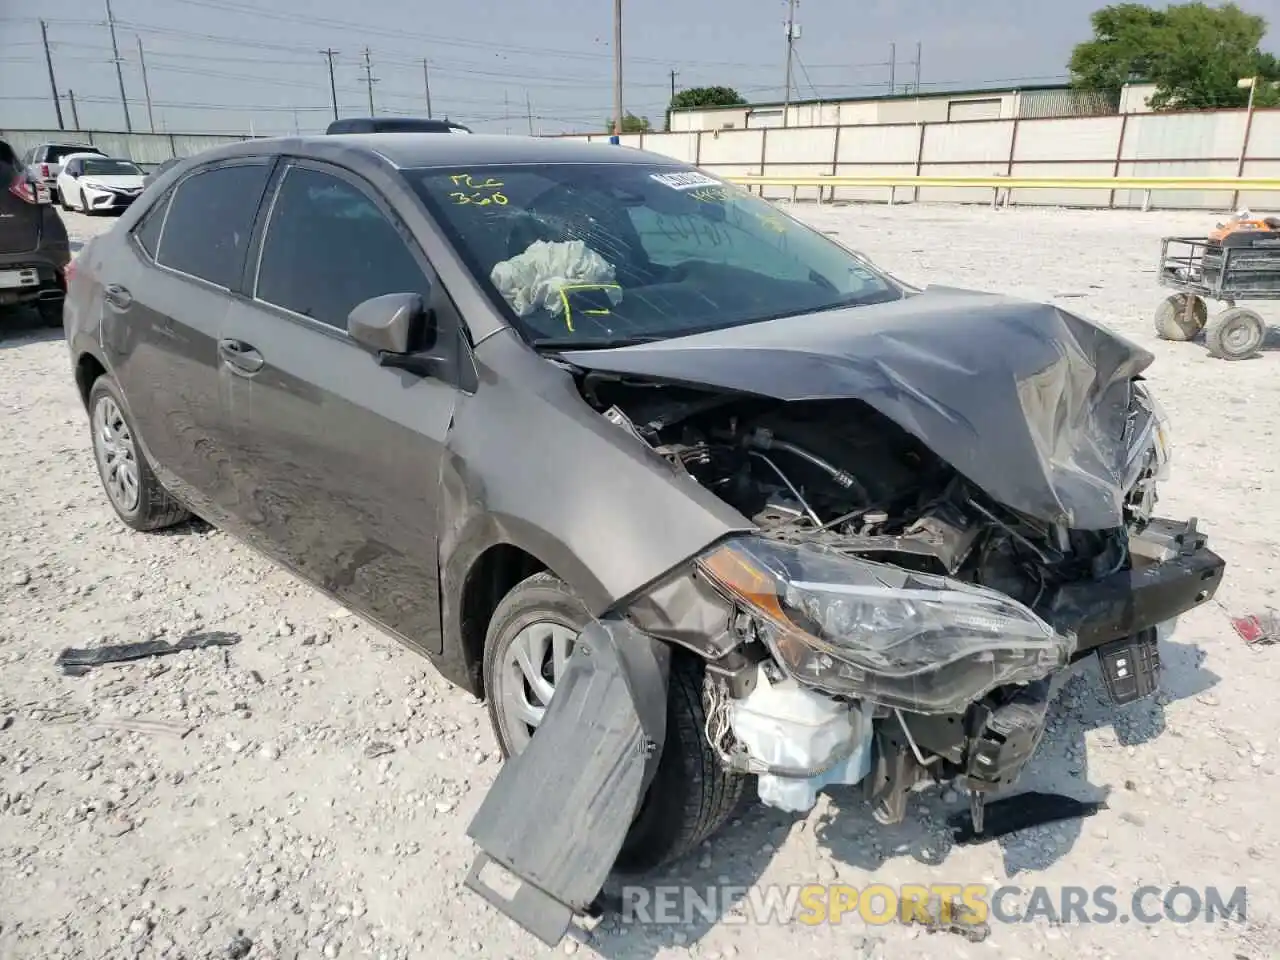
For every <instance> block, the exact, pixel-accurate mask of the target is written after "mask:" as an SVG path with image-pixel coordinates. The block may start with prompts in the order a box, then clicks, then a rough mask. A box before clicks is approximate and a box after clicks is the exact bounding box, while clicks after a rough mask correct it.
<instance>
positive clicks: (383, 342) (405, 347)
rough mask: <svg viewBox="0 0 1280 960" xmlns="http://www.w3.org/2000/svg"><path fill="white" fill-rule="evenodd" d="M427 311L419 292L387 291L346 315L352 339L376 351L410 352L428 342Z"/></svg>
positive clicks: (348, 331)
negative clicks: (426, 334)
mask: <svg viewBox="0 0 1280 960" xmlns="http://www.w3.org/2000/svg"><path fill="white" fill-rule="evenodd" d="M427 320H428V311H427V306H426V303H425V302H424V301H423V299H422V295H421V294H418V293H388V294H384V295H383V296H380V297H373V298H371V299H369V300H366V301H364V302H363V303H360V304H357V305H356V307H355V308H354V309H353V310H352V311H351V313H349V314H348V315H347V333H349V334H351V339H353V340H354V341H355V342H356V343H358V344H360V345H361V346H362V347H366V348H367V349H369V350H372V351H373V352H374V353H393V354H397V353H409V352H411V351H412V350H414V349H415V348H418V347H420V346H421V345H424V342H426V343H429V342H430V340H431V339H432V338H431V337H427V336H424V334H425V333H427V329H426V328H427V326H428V323H427Z"/></svg>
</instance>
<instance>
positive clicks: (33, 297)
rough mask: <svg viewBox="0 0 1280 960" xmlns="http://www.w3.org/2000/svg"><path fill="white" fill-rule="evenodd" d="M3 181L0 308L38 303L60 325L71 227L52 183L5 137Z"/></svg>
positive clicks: (0, 163) (0, 148) (0, 165)
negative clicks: (26, 164)
mask: <svg viewBox="0 0 1280 960" xmlns="http://www.w3.org/2000/svg"><path fill="white" fill-rule="evenodd" d="M0 185H3V188H4V189H3V191H2V192H0V308H4V307H12V306H16V305H19V304H27V303H30V304H34V305H35V307H36V309H37V310H39V312H40V318H41V319H42V320H43V321H44V322H45V323H46V324H48V325H50V326H60V325H61V324H62V302H63V296H64V293H65V291H66V274H65V271H66V268H67V264H68V263H69V262H70V260H71V247H70V244H69V243H68V242H67V228H66V227H65V226H64V225H63V223H62V218H61V217H60V216H58V212H57V211H56V210H55V209H54V208H53V204H52V203H50V202H49V201H50V197H49V190H48V188H46V187H45V185H44V184H43V183H42V182H41V181H40V180H38V179H34V178H32V176H31V175H30V174H29V173H28V171H27V170H26V169H25V168H24V167H23V166H22V164H21V163H20V162H19V161H18V157H17V155H16V154H15V153H14V151H13V149H12V148H11V147H10V146H9V144H7V143H6V142H4V141H3V140H0Z"/></svg>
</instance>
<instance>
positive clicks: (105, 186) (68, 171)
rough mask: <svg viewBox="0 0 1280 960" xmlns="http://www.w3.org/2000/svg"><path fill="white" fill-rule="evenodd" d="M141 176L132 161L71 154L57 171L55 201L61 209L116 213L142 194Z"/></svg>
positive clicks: (89, 154) (138, 168) (140, 169)
mask: <svg viewBox="0 0 1280 960" xmlns="http://www.w3.org/2000/svg"><path fill="white" fill-rule="evenodd" d="M144 178H145V174H144V173H143V172H142V168H140V167H139V166H138V165H137V164H136V163H134V162H133V161H132V160H123V159H120V158H118V157H104V156H101V155H98V154H92V153H73V154H71V155H69V156H67V157H65V158H64V160H63V166H62V172H61V173H60V174H58V203H59V204H60V205H61V207H62V209H63V210H79V211H81V212H82V213H119V212H120V211H122V210H126V209H128V207H129V205H130V204H131V203H133V201H134V200H136V199H137V198H138V195H139V194H141V193H142V189H143V187H144V186H145V183H144Z"/></svg>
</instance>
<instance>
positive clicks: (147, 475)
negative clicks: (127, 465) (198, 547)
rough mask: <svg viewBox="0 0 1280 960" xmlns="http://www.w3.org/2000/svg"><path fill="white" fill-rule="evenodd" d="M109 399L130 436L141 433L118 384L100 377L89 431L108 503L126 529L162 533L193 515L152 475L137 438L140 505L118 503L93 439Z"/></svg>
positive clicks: (93, 393)
mask: <svg viewBox="0 0 1280 960" xmlns="http://www.w3.org/2000/svg"><path fill="white" fill-rule="evenodd" d="M106 400H110V401H111V403H112V404H114V406H115V409H116V410H117V411H118V413H119V418H120V419H121V420H122V421H123V423H124V425H125V427H127V429H128V432H129V436H130V437H133V438H136V437H137V435H138V434H137V430H136V429H135V428H134V425H133V422H132V421H131V420H130V419H129V417H128V414H126V413H125V406H124V399H123V397H122V396H121V393H120V388H119V387H118V386H116V382H115V381H114V380H112V379H111V377H110V376H107V375H103V376H101V377H99V378H98V379H97V380H95V381H94V383H93V386H92V387H90V388H89V430H90V437H91V439H93V440H94V461H95V462H96V463H97V465H98V476H99V478H100V479H101V480H102V487H103V491H104V492H105V493H106V494H107V500H108V502H109V503H110V504H111V507H112V509H114V510H115V512H116V515H117V516H118V517H119V518H120V519H121V520H122V521H123V522H124V524H125V525H126V526H128V527H132V528H133V529H134V530H138V531H140V532H142V533H149V532H151V531H153V530H162V529H164V528H165V527H172V526H173V525H174V524H178V523H181V522H183V521H184V520H187V519H188V518H189V517H190V516H191V514H190V513H189V512H188V511H187V508H186V507H184V506H183V505H182V504H181V503H179V502H178V501H177V500H176V499H174V497H173V496H172V495H171V494H170V493H169V492H168V491H167V490H165V488H164V487H162V486H161V485H160V481H159V480H157V479H156V475H155V474H154V473H153V472H152V470H151V465H150V464H149V463H147V458H146V456H145V455H144V454H143V453H142V448H141V447H140V446H139V445H138V444H137V441H136V439H135V440H134V441H133V446H134V457H133V460H134V463H135V464H136V468H137V489H138V496H137V502H136V503H135V504H132V505H121V504H120V503H118V502H117V500H116V497H115V496H113V495H112V493H111V490H110V488H109V485H108V482H107V472H106V468H105V466H104V464H103V459H102V457H101V456H100V455H99V453H98V443H97V441H96V439H94V438H93V432H94V431H95V429H96V424H97V417H96V415H95V412H96V411H97V410H98V407H99V405H100V404H102V403H103V402H104V401H106Z"/></svg>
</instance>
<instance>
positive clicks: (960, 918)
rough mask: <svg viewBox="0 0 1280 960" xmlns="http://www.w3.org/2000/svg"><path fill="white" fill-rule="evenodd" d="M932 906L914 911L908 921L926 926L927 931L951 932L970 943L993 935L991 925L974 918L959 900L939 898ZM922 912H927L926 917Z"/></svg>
mask: <svg viewBox="0 0 1280 960" xmlns="http://www.w3.org/2000/svg"><path fill="white" fill-rule="evenodd" d="M930 906H931V907H932V909H923V910H919V909H918V910H916V911H914V912H913V915H912V916H911V918H910V919H909V920H908V923H912V924H916V925H919V926H922V927H924V929H925V932H926V933H950V934H954V935H955V936H957V937H964V938H965V939H966V940H968V941H969V942H970V943H981V942H982V941H983V940H985V939H987V937H989V936H991V925H990V924H988V923H987V921H985V920H975V919H973V915H972V913H971V912H970V911H969V908H968V907H966V906H965V905H964V904H963V903H961V902H960V901H959V900H949V901H948V900H939V901H937V902H936V903H934V904H931V905H930ZM920 913H924V914H925V917H924V919H921V917H920Z"/></svg>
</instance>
